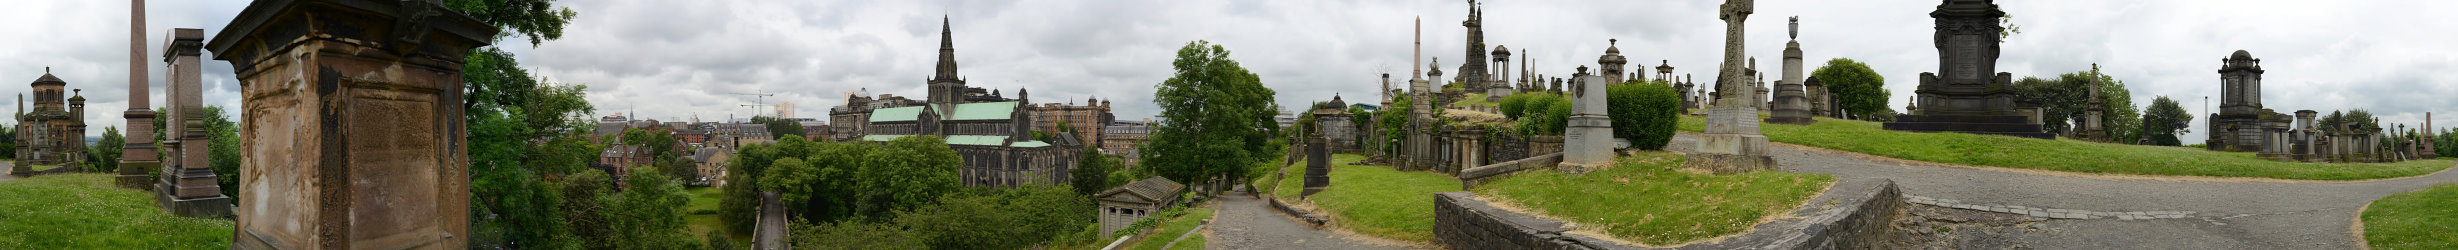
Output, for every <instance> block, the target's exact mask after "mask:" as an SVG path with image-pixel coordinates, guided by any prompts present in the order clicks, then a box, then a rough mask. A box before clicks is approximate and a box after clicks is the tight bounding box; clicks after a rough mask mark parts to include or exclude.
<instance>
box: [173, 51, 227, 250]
mask: <svg viewBox="0 0 2458 250" xmlns="http://www.w3.org/2000/svg"><path fill="white" fill-rule="evenodd" d="M165 38H166V39H168V41H165V42H164V43H163V48H162V61H163V62H167V63H169V64H170V66H171V68H170V69H169V70H165V71H167V72H170V73H171V77H170V79H168V80H169V81H164V82H163V84H162V85H163V87H164V89H166V90H168V91H169V92H168V93H163V94H165V95H163V99H164V100H163V102H164V103H163V104H166V105H169V106H170V111H171V113H170V115H171V117H169V118H170V119H169V120H164V121H163V123H162V126H163V129H162V132H163V135H162V138H163V139H164V140H165V142H163V145H164V146H168V147H170V151H171V152H170V153H171V154H170V155H168V156H166V157H165V159H163V160H162V162H163V163H166V164H162V165H167V166H165V167H163V168H162V180H161V181H160V182H158V183H155V184H154V193H155V195H154V200H155V202H156V203H157V204H161V206H162V209H163V210H168V211H170V212H171V214H177V215H179V216H188V217H207V218H222V217H227V216H230V214H231V211H230V210H231V208H230V205H231V204H230V196H226V195H223V194H222V185H221V181H220V175H218V174H217V173H214V172H213V167H212V166H211V163H210V162H211V161H209V160H208V159H207V158H208V157H210V156H209V155H210V154H209V153H208V151H211V150H208V149H207V148H209V147H207V146H208V144H209V143H211V141H212V140H208V139H207V138H205V112H204V110H205V101H204V100H203V99H205V90H204V85H203V84H201V83H200V82H201V81H202V80H203V78H204V77H203V73H202V72H203V71H202V70H200V68H201V67H202V66H204V63H202V62H200V61H199V60H198V59H197V56H199V55H202V54H199V53H198V52H200V51H201V50H202V49H203V48H202V47H200V46H204V44H203V43H204V42H205V30H201V29H184V28H183V29H171V31H170V33H169V34H165Z"/></svg>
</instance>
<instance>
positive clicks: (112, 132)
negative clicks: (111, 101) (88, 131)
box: [85, 126, 128, 172]
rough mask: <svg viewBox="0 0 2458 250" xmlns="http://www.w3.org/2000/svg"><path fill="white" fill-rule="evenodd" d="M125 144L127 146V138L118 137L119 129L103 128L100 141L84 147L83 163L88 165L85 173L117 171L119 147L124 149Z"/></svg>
mask: <svg viewBox="0 0 2458 250" xmlns="http://www.w3.org/2000/svg"><path fill="white" fill-rule="evenodd" d="M126 144H128V138H126V137H123V136H120V134H119V127H113V126H103V127H102V140H100V141H95V142H94V145H92V146H88V147H86V148H87V150H86V154H85V158H86V159H85V162H87V163H88V164H86V168H85V171H87V172H111V171H117V170H119V153H120V147H125V146H127V145H126Z"/></svg>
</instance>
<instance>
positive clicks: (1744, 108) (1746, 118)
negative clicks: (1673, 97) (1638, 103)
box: [1682, 0, 1775, 173]
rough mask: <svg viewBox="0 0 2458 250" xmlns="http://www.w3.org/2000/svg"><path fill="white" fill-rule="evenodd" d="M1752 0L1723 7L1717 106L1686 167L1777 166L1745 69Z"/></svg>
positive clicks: (1731, 169)
mask: <svg viewBox="0 0 2458 250" xmlns="http://www.w3.org/2000/svg"><path fill="white" fill-rule="evenodd" d="M1752 9H1753V8H1752V7H1751V0H1726V1H1725V2H1724V5H1723V6H1722V10H1721V12H1722V14H1721V15H1719V16H1720V17H1721V19H1723V20H1724V25H1725V26H1724V63H1723V66H1722V68H1721V69H1719V70H1718V71H1720V72H1719V73H1717V74H1718V75H1719V76H1717V77H1716V82H1717V84H1716V86H1717V87H1719V88H1720V89H1718V90H1717V92H1718V93H1720V94H1717V96H1716V98H1717V99H1718V100H1717V101H1716V105H1715V107H1714V108H1710V109H1709V111H1708V113H1707V133H1706V134H1704V135H1700V136H1699V139H1698V147H1697V148H1698V151H1697V152H1693V153H1690V154H1689V160H1688V161H1685V162H1683V163H1682V168H1688V169H1699V170H1706V171H1709V172H1715V173H1741V172H1750V171H1760V170H1770V169H1775V157H1771V156H1768V155H1767V137H1766V136H1764V135H1759V134H1758V119H1757V118H1758V112H1754V111H1755V110H1754V109H1755V108H1752V107H1750V106H1751V105H1753V102H1751V101H1750V99H1751V97H1750V96H1749V95H1750V94H1749V93H1750V92H1751V91H1750V88H1754V87H1755V86H1751V85H1750V84H1749V83H1748V82H1746V81H1747V80H1748V79H1749V78H1750V77H1749V75H1746V74H1745V72H1744V71H1743V68H1741V53H1742V51H1743V50H1742V43H1743V41H1744V39H1743V37H1742V23H1743V22H1744V21H1746V20H1747V19H1748V18H1749V15H1750V12H1751V11H1752Z"/></svg>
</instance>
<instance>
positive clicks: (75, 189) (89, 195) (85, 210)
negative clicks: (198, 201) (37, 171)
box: [0, 174, 233, 249]
mask: <svg viewBox="0 0 2458 250" xmlns="http://www.w3.org/2000/svg"><path fill="white" fill-rule="evenodd" d="M232 225H233V224H232V222H231V221H230V220H224V219H199V218H186V217H179V216H174V215H171V214H170V213H166V212H163V211H162V208H160V207H155V205H154V197H153V193H149V192H146V191H142V190H135V189H126V188H118V187H113V186H112V184H111V176H110V175H105V174H65V175H44V176H36V177H31V178H26V179H18V180H10V181H0V249H222V248H230V241H231V237H233V235H232V234H231V227H232Z"/></svg>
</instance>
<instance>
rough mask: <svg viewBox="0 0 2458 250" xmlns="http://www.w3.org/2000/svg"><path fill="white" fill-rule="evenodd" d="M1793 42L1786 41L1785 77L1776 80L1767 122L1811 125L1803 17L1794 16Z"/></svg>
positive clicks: (1814, 121) (1815, 121)
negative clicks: (1803, 57)
mask: <svg viewBox="0 0 2458 250" xmlns="http://www.w3.org/2000/svg"><path fill="white" fill-rule="evenodd" d="M1791 27H1792V33H1791V34H1792V36H1793V38H1794V40H1793V41H1791V42H1785V43H1784V79H1783V80H1777V81H1776V82H1775V103H1774V104H1773V105H1774V106H1775V107H1774V108H1773V111H1772V114H1768V116H1767V123H1782V124H1793V125H1809V124H1811V123H1817V122H1818V121H1817V120H1813V119H1810V118H1809V117H1810V116H1813V115H1812V114H1810V107H1809V93H1808V92H1809V90H1808V89H1806V88H1807V86H1806V85H1804V84H1802V83H1801V41H1800V40H1799V38H1800V35H1801V17H1792V26H1791Z"/></svg>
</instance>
